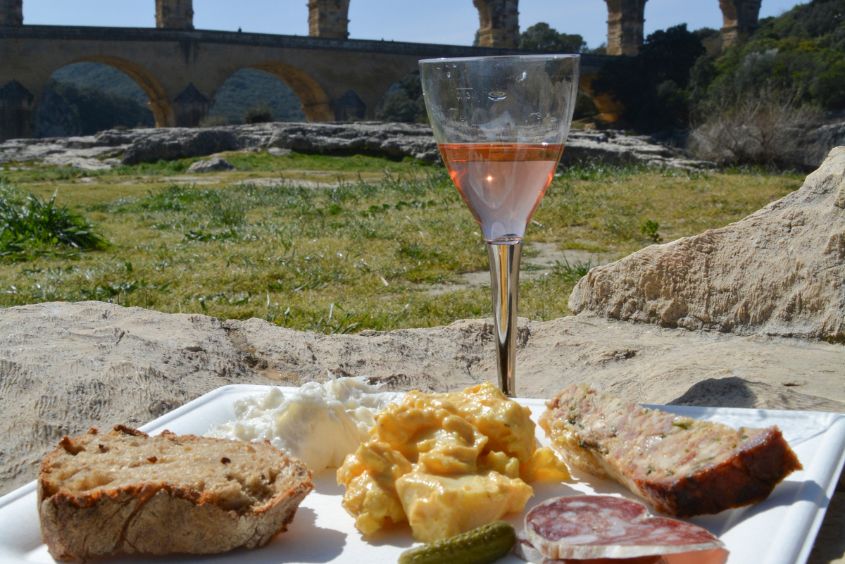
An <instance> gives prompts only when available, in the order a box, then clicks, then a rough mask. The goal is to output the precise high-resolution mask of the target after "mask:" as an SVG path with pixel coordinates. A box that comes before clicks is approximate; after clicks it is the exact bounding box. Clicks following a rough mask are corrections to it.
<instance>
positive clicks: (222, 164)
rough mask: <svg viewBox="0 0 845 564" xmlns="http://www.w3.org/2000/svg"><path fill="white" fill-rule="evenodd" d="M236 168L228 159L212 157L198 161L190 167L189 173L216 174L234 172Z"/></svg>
mask: <svg viewBox="0 0 845 564" xmlns="http://www.w3.org/2000/svg"><path fill="white" fill-rule="evenodd" d="M234 169H235V167H234V166H233V165H232V164H231V163H230V162H229V161H227V160H226V159H222V158H220V157H211V158H210V159H204V160H201V161H197V162H195V163H194V164H192V165H191V166H189V167H188V172H215V171H219V170H234Z"/></svg>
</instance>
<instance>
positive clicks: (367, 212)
mask: <svg viewBox="0 0 845 564" xmlns="http://www.w3.org/2000/svg"><path fill="white" fill-rule="evenodd" d="M226 158H227V160H229V162H231V163H232V164H234V165H235V166H236V167H237V170H236V171H231V172H226V173H214V174H212V175H202V176H200V175H192V176H188V175H187V174H186V172H185V171H186V170H187V167H188V166H189V165H190V164H191V162H193V160H190V159H189V160H184V161H176V162H170V163H159V164H155V165H140V166H134V167H120V168H119V169H117V170H113V171H105V172H98V173H84V172H82V171H78V170H75V169H61V168H56V167H45V166H37V165H29V164H25V163H23V164H22V163H18V164H16V165H15V166H6V167H5V169H3V170H0V183H2V186H0V188H2V189H0V199H2V198H3V197H5V198H6V200H8V201H11V202H14V201H21V202H22V201H24V200H25V199H26V196H27V195H28V194H30V193H31V194H33V195H35V196H36V197H37V198H38V199H39V200H38V201H40V202H42V203H49V201H50V199H51V198H52V197H53V196H54V195H55V206H54V207H56V208H58V209H61V208H62V207H66V208H67V209H68V210H70V211H71V212H74V213H76V214H78V215H81V216H82V217H83V218H85V219H86V220H87V221H88V222H89V223H90V225H91V226H92V228H93V231H94V232H95V234H99V235H100V236H101V237H102V238H103V239H104V240H105V241H106V242H107V245H105V247H104V248H102V250H92V251H84V252H83V251H80V250H77V249H74V248H73V247H72V246H68V245H60V244H52V243H49V242H48V244H41V245H35V246H33V247H31V248H23V249H21V248H19V247H20V244H19V245H18V247H13V248H11V250H9V249H7V250H6V251H5V253H4V251H3V249H2V238H0V254H2V255H3V256H0V305H2V306H11V305H18V304H26V303H33V302H43V301H53V300H68V301H77V300H92V299H93V300H104V301H113V302H115V303H119V304H121V305H127V306H141V307H145V308H151V309H156V310H160V311H166V312H199V313H205V314H208V315H213V316H217V317H221V318H241V319H243V318H249V317H258V318H262V319H266V320H268V321H271V322H273V323H276V324H279V325H282V326H286V327H291V328H296V329H308V330H315V331H322V332H326V333H333V332H349V331H359V330H363V329H376V330H389V329H396V328H403V327H423V326H435V325H442V324H447V323H450V322H452V321H454V320H457V319H464V318H474V317H483V316H487V315H489V310H490V296H489V290H488V289H486V288H479V287H472V286H467V285H465V284H463V283H462V277H461V275H462V274H465V273H471V272H477V271H485V270H486V269H487V254H486V251H485V249H484V244H483V242H482V241H481V239H480V235H479V230H478V227H477V226H476V224H475V223H474V221H473V220H472V218H471V216H470V214H469V212H468V211H467V210H466V209H465V207H464V205H463V203H462V202H461V200H460V198H459V196H458V194H457V192H456V191H455V189H454V188H453V187H452V186H451V184H450V182H449V179H448V177H447V176H446V174H445V172H444V171H443V169H442V168H440V167H437V166H428V165H423V164H420V163H417V162H412V161H403V162H395V161H388V160H384V159H379V158H373V157H363V156H355V157H327V156H308V155H299V154H290V155H287V156H271V155H269V154H267V153H233V154H230V155H226ZM801 180H802V177H800V176H797V175H791V174H772V173H764V172H747V171H745V172H740V171H729V172H719V173H716V172H707V173H687V172H677V171H661V170H652V169H645V168H640V167H624V168H618V167H604V166H584V167H575V168H572V169H570V170H567V171H565V172H564V173H563V174H561V175H559V176H558V177H557V178H556V179H555V180H554V182H553V184H552V186H551V187H550V189H549V191H548V193H547V195H546V198H545V200H544V201H543V203H542V205H541V206H540V209H539V210H538V211H537V213H536V215H535V217H534V219H533V221H532V223H531V225H530V226H529V229H528V234H527V243H526V245H527V246H526V250H525V255H526V256H527V257H528V258H529V259H530V257H531V255H532V253H533V252H535V251H534V249H532V247H531V243H545V244H546V245H545V246H546V247H548V246H552V248H554V249H560V250H565V249H581V250H585V251H589V252H591V253H596V254H601V255H604V256H610V257H614V258H615V257H621V256H624V255H626V254H628V253H630V252H632V251H635V250H637V249H639V248H642V247H644V246H646V245H649V244H652V243H654V242H659V241H670V240H673V239H676V238H678V237H682V236H686V235H693V234H696V233H700V232H701V231H704V230H705V229H708V228H712V227H719V226H722V225H725V224H727V223H729V222H731V221H735V220H737V219H739V218H741V217H743V216H745V215H747V214H748V213H750V212H752V211H754V210H756V209H758V208H760V207H762V206H763V205H765V204H766V203H768V202H771V201H773V200H775V199H777V198H780V197H781V196H783V195H785V194H787V193H788V192H790V191H792V190H795V189H796V188H798V187H799V186H800V184H801ZM3 194H5V196H2V195H3ZM15 213H17V212H15ZM18 215H20V214H18ZM2 227H3V224H2V219H0V228H2ZM83 231H84V230H83ZM58 243H61V241H59V242H58ZM588 266H589V265H586V264H572V263H567V262H565V261H561V262H559V263H557V264H555V265H553V267H552V268H550V269H548V270H546V271H544V272H543V273H542V275H539V276H537V277H535V278H532V279H525V280H523V284H522V285H521V298H520V315H521V316H523V317H529V318H532V319H552V318H555V317H560V316H562V315H565V314H567V313H568V311H567V308H566V302H567V299H568V296H569V293H570V291H571V289H572V286H573V285H574V283H575V282H576V281H577V279H578V277H579V276H580V275H582V274H583V273H584V272H585V270H586V268H587V267H588ZM435 289H436V291H435Z"/></svg>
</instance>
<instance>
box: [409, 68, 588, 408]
mask: <svg viewBox="0 0 845 564" xmlns="http://www.w3.org/2000/svg"><path fill="white" fill-rule="evenodd" d="M578 63H579V57H578V55H513V56H511V55H506V56H501V57H470V58H459V59H426V60H422V61H420V78H421V80H422V89H423V96H424V98H425V107H426V110H427V111H428V117H429V121H430V122H431V127H432V129H433V130H434V138H435V139H436V141H437V144H438V147H439V148H440V154H441V156H442V157H443V162H444V163H445V165H446V168H447V169H448V170H449V176H450V177H451V178H452V182H453V183H454V184H455V187H456V188H457V189H458V192H460V194H461V197H462V198H463V200H464V202H465V203H466V205H467V206H468V207H469V209H470V211H471V212H472V214H473V216H475V219H476V221H478V223H479V224H480V225H481V232H482V234H483V236H484V240H485V241H486V242H487V251H488V255H489V258H490V279H491V289H492V294H493V323H494V330H495V334H496V349H497V356H496V365H497V367H498V372H499V385H500V386H501V389H502V391H503V392H504V393H505V394H507V395H509V396H515V395H516V373H515V359H516V330H517V327H516V319H517V302H518V297H519V294H518V291H519V259H520V253H521V250H522V238H523V236H524V235H525V228H526V226H527V225H528V221H529V220H530V219H531V215H532V214H533V213H534V210H535V209H537V206H538V205H539V204H540V200H542V198H543V195H544V194H545V192H546V188H548V186H549V184H550V183H551V181H552V178H553V177H554V172H555V169H556V168H557V164H558V161H559V160H560V156H561V154H562V153H563V143H564V141H565V140H566V136H567V135H568V134H569V126H570V124H571V122H572V112H573V110H574V108H575V98H576V95H577V92H578Z"/></svg>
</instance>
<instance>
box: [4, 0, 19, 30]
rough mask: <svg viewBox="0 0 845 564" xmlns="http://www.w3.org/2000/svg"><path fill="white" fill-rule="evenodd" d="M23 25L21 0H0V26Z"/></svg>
mask: <svg viewBox="0 0 845 564" xmlns="http://www.w3.org/2000/svg"><path fill="white" fill-rule="evenodd" d="M21 25H23V0H0V27H3V26H21Z"/></svg>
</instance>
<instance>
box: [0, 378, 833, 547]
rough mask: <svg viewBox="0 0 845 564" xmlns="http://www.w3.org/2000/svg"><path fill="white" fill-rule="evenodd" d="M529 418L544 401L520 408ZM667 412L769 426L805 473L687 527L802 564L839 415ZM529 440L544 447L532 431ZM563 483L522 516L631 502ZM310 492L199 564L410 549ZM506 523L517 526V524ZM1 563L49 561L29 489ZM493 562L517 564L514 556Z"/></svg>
mask: <svg viewBox="0 0 845 564" xmlns="http://www.w3.org/2000/svg"><path fill="white" fill-rule="evenodd" d="M269 389H270V387H269V386H253V385H235V386H225V387H222V388H218V389H217V390H214V391H212V392H209V393H208V394H205V395H204V396H202V397H199V398H197V399H196V400H194V401H192V402H190V403H188V404H185V405H184V406H182V407H180V408H178V409H176V410H174V411H172V412H170V413H168V414H166V415H164V416H162V417H159V418H158V419H156V420H155V421H151V422H150V423H148V424H146V425H144V426H143V427H141V429H142V430H144V431H146V432H148V433H153V434H155V433H158V432H161V431H162V430H164V429H170V430H171V431H174V432H176V433H180V434H181V433H194V434H203V433H205V432H207V431H208V430H209V428H211V427H212V426H213V425H216V424H218V423H222V422H224V421H228V420H229V419H232V418H233V417H234V409H233V406H234V402H235V400H237V399H241V398H245V397H248V396H251V395H255V394H261V393H266V392H267V391H268V390H269ZM518 401H519V402H520V403H522V404H524V405H527V406H528V407H529V408H531V411H532V414H533V417H534V419H535V421H536V418H537V417H538V416H539V414H540V413H541V412H542V411H543V409H544V401H543V400H533V399H520V400H518ZM650 407H659V408H661V409H665V410H667V411H671V412H674V413H678V414H682V415H686V416H689V417H695V418H699V419H708V420H712V421H719V422H722V423H726V424H728V425H731V426H733V427H739V426H746V427H767V426H770V425H778V426H779V427H780V428H781V430H782V431H783V434H784V436H785V437H786V439H787V441H789V444H790V445H791V446H792V448H793V449H794V450H795V452H796V454H797V455H798V458H799V459H800V460H801V463H802V464H803V465H804V470H803V471H800V472H795V473H793V474H792V475H790V476H789V478H787V479H786V480H785V481H784V482H783V483H782V484H780V485H779V486H778V487H777V488H776V489H775V491H774V492H773V493H772V495H771V496H770V497H769V498H768V499H766V500H765V501H764V502H762V503H759V504H757V505H755V506H752V507H748V508H744V509H736V510H730V511H724V512H722V513H720V514H718V515H711V516H706V517H700V518H696V519H693V520H692V521H693V522H695V523H697V524H699V525H701V526H703V527H706V528H707V529H709V530H710V531H712V532H713V533H714V534H715V535H718V536H719V538H721V539H722V541H723V542H724V543H725V545H726V546H727V548H728V550H729V551H730V559H729V562H730V563H736V564H744V563H747V562H755V563H757V564H781V563H783V564H793V563H803V562H805V561H806V559H807V556H808V555H809V554H810V550H811V549H812V546H813V540H814V539H815V536H816V533H817V531H818V528H819V526H820V525H821V522H822V519H823V517H824V512H825V510H826V509H827V506H828V503H829V501H830V497H831V496H832V495H833V490H834V488H835V486H836V482H837V479H838V477H839V473H840V471H841V468H842V464H843V461H845V416H843V415H841V414H835V413H821V412H810V411H771V410H762V409H729V408H702V407H681V406H650ZM537 437H538V439H539V440H540V441H541V442H543V443H546V442H547V441H546V439H545V437H544V436H543V432H542V430H540V429H539V427H538V433H537ZM576 478H577V481H574V482H568V483H565V484H535V496H534V497H533V498H532V499H531V500H530V501H529V503H528V507H527V508H526V510H527V509H528V508H530V507H531V506H533V505H534V504H536V503H539V502H540V501H543V500H544V499H547V498H549V497H552V496H557V495H565V494H572V493H578V492H581V493H609V494H615V495H622V496H625V497H631V496H630V494H628V493H627V492H626V491H624V490H622V489H621V488H620V487H618V486H616V485H615V484H613V483H611V482H608V481H604V480H598V479H595V478H592V477H589V476H576ZM314 482H315V486H316V487H315V489H314V491H313V492H312V493H311V494H309V495H308V497H306V498H305V501H304V502H303V503H302V505H301V506H300V508H299V511H298V512H297V514H296V518H295V519H294V521H293V523H292V524H291V526H290V528H289V529H288V532H286V533H283V534H281V535H279V536H278V537H276V538H275V539H274V540H273V541H272V542H271V543H270V544H269V545H267V546H266V547H264V548H261V549H257V550H252V551H246V550H237V551H234V552H230V553H227V554H223V555H216V556H210V557H206V558H205V559H204V560H207V561H213V562H216V563H232V564H234V563H246V564H257V563H271V562H272V563H279V562H303V563H304V562H309V563H310V562H330V561H334V562H354V563H359V564H360V563H362V562H390V563H393V562H396V560H397V558H398V557H399V554H401V552H402V551H404V550H405V549H407V548H409V547H410V546H412V545H413V540H412V539H411V536H410V532H409V530H408V529H405V528H402V529H398V530H396V531H394V532H393V533H391V534H389V535H385V536H381V537H379V538H378V539H377V540H375V541H373V542H367V541H365V540H364V539H363V538H361V535H360V534H359V533H358V531H357V530H356V529H355V527H354V525H353V520H352V518H351V517H350V516H349V515H348V514H347V513H346V512H345V511H344V510H343V508H342V507H341V505H340V499H341V495H342V494H343V488H342V487H340V486H338V485H337V484H336V482H335V478H334V471H332V470H329V471H324V472H322V473H320V474H318V475H317V476H315V479H314ZM511 522H512V523H513V524H514V525H515V526H516V527H517V528H520V527H521V516H520V515H515V516H512V518H511ZM199 559H200V558H199V557H197V556H189V557H176V558H156V559H142V558H139V559H126V558H121V559H120V561H121V562H138V563H140V562H149V563H152V564H163V563H164V562H193V561H197V560H199ZM0 562H3V563H4V564H5V563H12V562H53V559H52V558H51V557H50V555H49V553H48V552H47V549H46V547H45V546H44V545H43V544H42V543H41V536H40V532H39V526H38V513H37V508H36V495H35V482H32V483H30V484H28V485H26V486H23V487H21V488H19V489H17V490H15V491H13V492H12V493H10V494H8V495H6V496H4V497H2V498H0ZM502 562H521V561H520V560H518V559H517V558H515V557H509V558H506V559H503V560H502Z"/></svg>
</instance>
